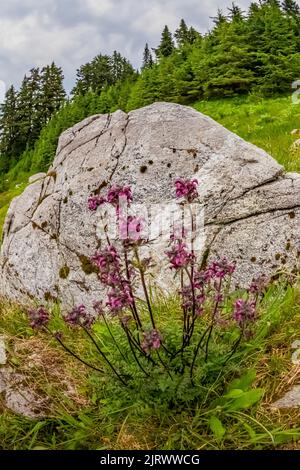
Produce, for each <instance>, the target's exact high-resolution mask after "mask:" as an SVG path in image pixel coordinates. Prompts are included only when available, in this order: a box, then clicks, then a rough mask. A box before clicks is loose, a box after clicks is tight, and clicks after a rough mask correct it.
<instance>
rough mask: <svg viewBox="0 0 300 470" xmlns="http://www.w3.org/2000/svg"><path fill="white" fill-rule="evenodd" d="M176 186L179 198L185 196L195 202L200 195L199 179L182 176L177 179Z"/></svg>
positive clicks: (189, 200)
mask: <svg viewBox="0 0 300 470" xmlns="http://www.w3.org/2000/svg"><path fill="white" fill-rule="evenodd" d="M175 188H176V197H177V198H182V197H183V198H184V199H186V200H187V201H188V202H193V201H194V200H195V199H197V198H198V197H199V193H198V190H197V188H198V181H197V180H183V179H181V178H180V179H178V180H176V181H175Z"/></svg>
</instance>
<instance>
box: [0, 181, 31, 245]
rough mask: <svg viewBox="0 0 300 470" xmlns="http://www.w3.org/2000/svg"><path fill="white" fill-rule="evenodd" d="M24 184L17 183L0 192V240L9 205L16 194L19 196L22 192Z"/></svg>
mask: <svg viewBox="0 0 300 470" xmlns="http://www.w3.org/2000/svg"><path fill="white" fill-rule="evenodd" d="M25 186H26V185H25V184H18V185H16V186H15V187H14V188H13V189H10V190H9V191H6V192H4V193H0V240H1V234H2V230H3V225H4V220H5V217H6V214H7V211H8V208H9V205H10V203H11V201H12V200H13V199H14V198H15V197H16V196H19V195H20V194H21V193H22V191H23V190H24V188H25Z"/></svg>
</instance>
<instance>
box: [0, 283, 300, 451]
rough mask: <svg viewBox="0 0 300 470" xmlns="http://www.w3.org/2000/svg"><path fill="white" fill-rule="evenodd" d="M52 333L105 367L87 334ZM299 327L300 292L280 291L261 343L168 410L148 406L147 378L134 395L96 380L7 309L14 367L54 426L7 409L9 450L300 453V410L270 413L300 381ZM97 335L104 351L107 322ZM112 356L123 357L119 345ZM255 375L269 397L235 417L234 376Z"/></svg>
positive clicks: (4, 432) (168, 312)
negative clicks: (229, 392) (295, 354)
mask: <svg viewBox="0 0 300 470" xmlns="http://www.w3.org/2000/svg"><path fill="white" fill-rule="evenodd" d="M154 308H155V315H158V314H160V315H161V317H162V318H163V319H164V318H165V319H167V318H169V317H170V316H173V315H174V308H176V307H175V306H174V301H173V300H172V301H167V302H166V301H164V303H163V304H162V305H157V306H155V307H154ZM53 326H54V328H55V329H56V328H58V329H59V330H60V331H63V332H64V341H65V342H67V344H68V346H69V347H71V348H72V349H73V351H75V352H77V353H79V354H81V356H83V357H84V358H85V359H86V360H87V361H89V362H93V363H94V364H99V356H97V354H96V353H95V351H94V350H93V348H91V347H90V346H88V343H87V342H86V337H85V336H83V334H82V333H80V332H78V331H77V330H73V333H72V334H71V335H69V334H67V331H68V330H67V328H66V326H64V325H63V323H62V321H61V320H60V319H58V317H55V318H54V325H53ZM299 328H300V297H299V288H298V287H294V288H291V287H288V288H285V286H284V285H283V284H280V285H278V286H276V285H274V286H273V287H271V288H270V290H269V292H268V293H267V295H266V297H265V300H264V303H263V305H262V308H261V320H260V321H259V323H258V325H257V331H258V333H257V336H256V338H255V339H254V340H253V341H252V342H250V343H247V344H245V345H244V347H243V348H241V349H240V350H238V351H237V352H236V354H235V355H234V356H233V357H232V359H231V361H230V363H228V365H227V366H226V367H224V368H223V369H222V370H221V373H220V374H218V375H217V376H216V373H215V374H214V371H213V370H212V374H213V375H214V379H213V381H212V383H211V384H209V383H208V384H207V383H206V382H204V384H203V385H201V386H199V387H198V386H197V387H198V392H197V397H198V400H199V403H193V402H190V403H187V404H185V405H184V406H183V407H182V405H181V407H180V405H179V406H176V407H174V405H173V406H172V407H170V408H169V407H168V406H166V404H164V403H163V401H160V400H159V399H158V397H157V399H156V401H155V402H153V401H152V399H151V400H150V401H149V398H148V401H147V400H146V396H147V395H146V392H145V390H147V387H148V386H149V383H148V384H147V380H146V379H145V378H143V379H142V386H141V388H139V386H137V388H136V389H135V390H134V391H133V390H130V389H126V388H124V387H122V386H120V385H119V384H118V382H116V381H115V380H113V379H111V378H109V377H108V376H102V375H101V374H100V375H99V374H98V373H95V372H92V373H91V372H90V371H88V370H87V369H85V368H84V367H83V366H81V365H80V364H79V363H77V362H75V360H74V359H73V358H71V357H70V356H69V355H67V354H66V353H64V351H63V350H62V349H61V348H60V346H59V345H58V344H57V343H56V342H55V340H53V339H51V338H50V337H48V336H46V335H43V334H37V335H33V333H32V330H31V329H30V328H29V326H28V321H27V319H26V315H25V314H24V312H22V310H20V309H19V308H17V307H15V306H13V305H4V304H3V303H2V304H1V302H0V332H1V333H4V334H5V336H6V338H7V340H8V341H9V362H10V364H11V365H13V366H14V367H15V368H17V369H19V370H20V371H21V373H22V374H25V377H26V384H29V385H30V386H31V388H32V389H33V390H35V392H36V393H37V394H38V395H40V396H41V397H44V398H47V399H48V400H50V401H48V402H47V407H46V410H47V413H48V418H45V419H39V420H37V421H32V420H29V419H25V418H22V417H20V416H17V415H14V414H13V413H11V412H9V411H7V410H5V409H1V401H0V450H1V449H14V450H15V449H26V450H27V449H51V450H58V449H64V450H68V449H70V450H71V449H77V450H79V449H94V450H95V449H118V450H124V449H167V450H168V449H180V450H191V449H194V450H196V449H203V450H216V449H236V450H237V449H240V450H244V449H273V448H287V447H288V448H291V447H292V448H299V444H298V443H297V441H299V439H300V428H299V418H300V411H299V409H295V410H288V411H287V412H278V411H276V410H273V409H272V408H271V407H270V404H271V403H273V402H274V400H275V399H276V398H278V397H280V396H282V394H283V393H284V392H285V391H287V390H288V389H289V388H290V387H291V386H292V385H293V384H297V383H298V381H299V374H300V372H299V366H297V365H293V364H292V361H291V344H292V343H293V341H295V340H296V339H299ZM95 333H96V334H97V335H98V340H99V341H100V343H102V342H103V341H104V342H105V344H106V345H108V343H109V336H108V333H107V331H106V330H105V326H104V325H103V324H102V323H101V324H100V323H98V325H97V329H95ZM110 348H114V349H115V347H114V345H113V344H111V345H110V346H109V349H110ZM97 361H98V362H97ZM115 361H116V358H115ZM249 369H254V370H255V371H256V380H255V383H254V384H253V385H254V387H262V388H263V389H264V396H263V399H262V401H261V402H260V403H259V404H258V406H257V405H256V406H254V407H252V409H245V410H242V411H241V412H235V411H228V410H227V411H226V409H222V407H220V406H219V405H214V404H213V401H214V400H215V399H216V398H217V397H218V396H219V394H220V392H221V393H222V390H224V389H225V388H226V386H227V385H228V383H229V382H231V380H232V378H233V377H239V376H240V375H241V374H242V373H243V372H245V371H246V370H249ZM163 394H164V392H162V395H163ZM201 402H202V403H203V404H201ZM49 411H50V416H49ZM215 415H217V416H218V418H219V419H220V420H221V421H222V423H223V425H224V427H225V429H226V432H225V435H224V436H223V437H222V438H221V439H220V438H217V437H216V436H214V435H213V434H212V432H211V431H210V430H209V420H210V417H211V416H215ZM299 442H300V441H299Z"/></svg>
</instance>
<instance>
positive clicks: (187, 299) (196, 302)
mask: <svg viewBox="0 0 300 470" xmlns="http://www.w3.org/2000/svg"><path fill="white" fill-rule="evenodd" d="M180 295H181V298H182V304H181V306H182V308H183V309H184V310H186V311H188V312H192V311H193V309H194V311H195V315H196V316H200V315H202V313H203V312H204V304H205V301H206V295H205V293H204V290H203V289H201V291H200V292H197V289H196V287H195V284H194V289H192V286H191V285H188V286H184V287H183V288H182V290H181V291H180Z"/></svg>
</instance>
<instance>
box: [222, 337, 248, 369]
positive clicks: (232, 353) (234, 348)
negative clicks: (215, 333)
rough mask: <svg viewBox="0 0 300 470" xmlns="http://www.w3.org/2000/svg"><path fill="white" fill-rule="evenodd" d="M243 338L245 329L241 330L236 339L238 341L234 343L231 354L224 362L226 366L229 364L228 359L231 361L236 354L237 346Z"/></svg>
mask: <svg viewBox="0 0 300 470" xmlns="http://www.w3.org/2000/svg"><path fill="white" fill-rule="evenodd" d="M242 339H243V331H242V332H241V334H240V336H239V338H238V339H237V340H236V342H235V343H234V345H233V348H232V350H231V352H230V354H229V356H228V357H227V359H226V361H225V362H224V364H223V366H225V365H226V364H227V362H228V361H230V359H231V358H232V356H233V355H234V354H235V352H236V350H237V348H238V347H239V345H240V344H241V341H242Z"/></svg>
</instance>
